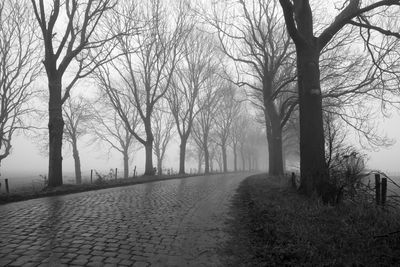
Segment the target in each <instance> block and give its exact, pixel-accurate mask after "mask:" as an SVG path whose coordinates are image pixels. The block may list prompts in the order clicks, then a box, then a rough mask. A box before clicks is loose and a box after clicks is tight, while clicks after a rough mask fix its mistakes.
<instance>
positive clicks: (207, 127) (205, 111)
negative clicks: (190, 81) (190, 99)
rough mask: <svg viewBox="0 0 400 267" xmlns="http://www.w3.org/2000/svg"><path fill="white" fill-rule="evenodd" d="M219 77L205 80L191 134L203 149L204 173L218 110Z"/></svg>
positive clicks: (208, 165)
mask: <svg viewBox="0 0 400 267" xmlns="http://www.w3.org/2000/svg"><path fill="white" fill-rule="evenodd" d="M219 79H220V78H219V77H212V78H210V79H208V80H207V86H206V87H205V90H204V91H203V92H202V94H201V96H200V97H199V99H198V104H197V105H199V106H200V111H199V114H198V116H197V117H196V119H195V122H194V125H193V132H192V135H193V136H194V139H195V140H196V142H197V143H199V144H201V146H202V148H203V151H204V173H206V174H208V173H210V161H211V158H210V153H209V145H210V137H211V136H210V134H211V131H212V129H213V127H214V126H215V115H216V112H217V111H218V105H219V99H220V94H219V93H218V89H219V88H220V87H219V86H220V85H221V84H222V82H221V81H220V80H219Z"/></svg>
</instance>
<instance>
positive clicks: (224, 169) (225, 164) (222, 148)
mask: <svg viewBox="0 0 400 267" xmlns="http://www.w3.org/2000/svg"><path fill="white" fill-rule="evenodd" d="M221 150H222V166H223V172H228V161H227V155H226V145H225V144H222V146H221Z"/></svg>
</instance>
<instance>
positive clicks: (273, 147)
mask: <svg viewBox="0 0 400 267" xmlns="http://www.w3.org/2000/svg"><path fill="white" fill-rule="evenodd" d="M268 154H269V155H268V162H269V175H272V176H280V175H283V149H282V130H281V128H280V127H276V128H275V129H274V127H272V131H271V135H268Z"/></svg>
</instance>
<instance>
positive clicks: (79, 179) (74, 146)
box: [72, 140, 82, 184]
mask: <svg viewBox="0 0 400 267" xmlns="http://www.w3.org/2000/svg"><path fill="white" fill-rule="evenodd" d="M72 156H73V157H74V163H75V180H76V184H82V172H81V160H80V158H79V151H78V144H77V140H72Z"/></svg>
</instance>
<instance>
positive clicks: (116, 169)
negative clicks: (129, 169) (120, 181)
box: [115, 168, 118, 180]
mask: <svg viewBox="0 0 400 267" xmlns="http://www.w3.org/2000/svg"><path fill="white" fill-rule="evenodd" d="M117 177H118V168H115V180H117Z"/></svg>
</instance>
